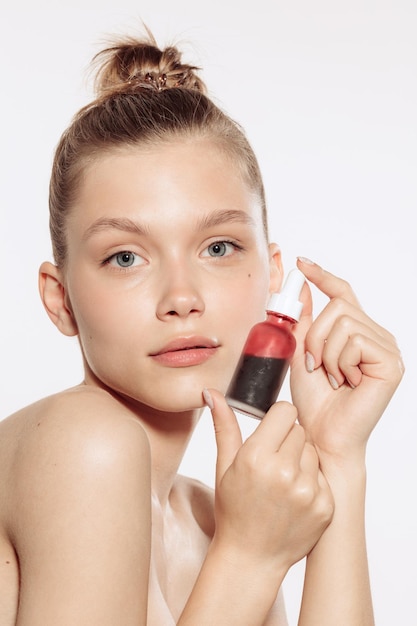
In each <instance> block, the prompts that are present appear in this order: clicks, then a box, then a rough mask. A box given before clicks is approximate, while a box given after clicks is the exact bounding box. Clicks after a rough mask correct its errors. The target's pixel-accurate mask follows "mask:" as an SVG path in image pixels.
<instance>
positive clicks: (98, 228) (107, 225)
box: [83, 217, 148, 241]
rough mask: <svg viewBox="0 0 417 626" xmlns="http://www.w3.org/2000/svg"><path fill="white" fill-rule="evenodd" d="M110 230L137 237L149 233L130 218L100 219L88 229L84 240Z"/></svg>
mask: <svg viewBox="0 0 417 626" xmlns="http://www.w3.org/2000/svg"><path fill="white" fill-rule="evenodd" d="M109 229H115V230H122V231H124V232H128V233H134V234H136V235H145V234H146V233H147V232H148V231H147V229H146V228H144V227H143V226H141V225H140V224H138V223H137V222H134V221H133V220H131V219H129V218H128V217H100V218H99V219H98V220H96V221H95V222H93V223H92V224H91V226H89V227H88V228H87V230H86V231H85V233H84V235H83V240H84V241H86V240H87V239H89V238H90V237H92V236H93V235H97V234H99V233H101V232H103V231H106V230H109Z"/></svg>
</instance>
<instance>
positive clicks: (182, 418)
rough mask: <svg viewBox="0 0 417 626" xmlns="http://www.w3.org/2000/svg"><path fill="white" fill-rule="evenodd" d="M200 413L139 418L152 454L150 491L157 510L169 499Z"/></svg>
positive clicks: (195, 411) (189, 412)
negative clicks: (157, 503)
mask: <svg viewBox="0 0 417 626" xmlns="http://www.w3.org/2000/svg"><path fill="white" fill-rule="evenodd" d="M201 413H202V409H196V410H193V411H188V412H184V413H170V414H162V415H161V414H158V416H155V415H154V414H153V415H152V416H149V415H146V417H144V416H143V415H142V414H139V415H138V417H139V419H140V422H141V423H142V425H143V427H144V429H145V431H146V434H147V435H148V439H149V443H150V447H151V454H152V489H153V492H154V495H155V496H156V497H157V498H158V500H159V502H160V503H161V506H164V505H165V504H166V503H167V502H168V499H169V496H170V493H171V490H172V487H173V485H174V482H175V479H176V477H177V475H178V469H179V466H180V464H181V461H182V459H183V457H184V454H185V451H186V449H187V446H188V443H189V441H190V438H191V436H192V434H193V432H194V429H195V427H196V425H197V423H198V420H199V417H200V415H201Z"/></svg>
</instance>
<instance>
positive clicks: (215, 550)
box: [207, 534, 291, 601]
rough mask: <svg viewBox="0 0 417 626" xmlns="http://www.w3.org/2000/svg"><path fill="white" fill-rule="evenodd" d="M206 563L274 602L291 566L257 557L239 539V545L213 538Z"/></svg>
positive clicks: (273, 558) (277, 560) (216, 536)
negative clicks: (217, 567) (219, 568)
mask: <svg viewBox="0 0 417 626" xmlns="http://www.w3.org/2000/svg"><path fill="white" fill-rule="evenodd" d="M207 557H208V559H210V560H212V561H213V562H218V563H220V564H221V568H222V570H223V571H224V575H225V576H226V577H229V578H230V579H233V580H240V581H241V583H242V584H247V585H248V586H249V587H250V588H251V589H252V590H253V591H254V592H255V593H258V594H259V596H264V597H265V599H268V598H270V599H272V601H274V600H275V598H276V595H277V593H278V591H279V588H280V586H281V584H282V581H283V580H284V578H285V576H286V574H287V572H288V570H289V568H290V566H291V564H288V565H287V564H285V563H284V562H283V561H284V560H283V558H277V557H276V556H273V555H272V554H267V555H259V554H257V553H256V551H255V550H253V551H252V550H251V542H250V540H248V539H247V538H246V539H245V538H242V539H241V541H240V543H239V544H234V543H232V542H229V541H226V540H222V539H221V538H220V537H219V536H218V535H216V534H215V535H214V537H213V540H212V542H211V545H210V547H209V550H208V554H207Z"/></svg>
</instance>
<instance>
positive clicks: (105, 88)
mask: <svg viewBox="0 0 417 626" xmlns="http://www.w3.org/2000/svg"><path fill="white" fill-rule="evenodd" d="M98 61H101V65H100V66H99V70H98V73H97V93H98V95H97V99H96V100H95V101H94V102H92V103H91V104H90V105H88V106H86V107H85V108H84V109H82V110H81V111H80V112H79V113H78V114H77V115H76V116H75V118H74V120H73V122H72V123H71V125H70V127H69V128H68V129H67V130H66V131H65V133H64V134H63V136H62V138H61V141H60V143H59V145H58V148H57V151H56V156H55V161H54V165H53V172H52V178H51V186H50V226H51V235H52V243H53V250H54V258H55V264H51V263H49V262H48V263H44V264H43V265H42V267H41V268H40V293H41V297H42V300H43V303H44V305H45V308H46V311H47V313H48V315H49V317H50V318H51V320H52V321H53V323H54V324H55V325H56V326H57V327H58V329H59V330H60V331H61V332H62V333H64V334H65V335H68V336H73V335H77V336H78V339H79V343H80V347H81V350H82V355H83V361H84V367H85V378H84V380H83V381H82V383H81V384H80V385H78V386H77V387H75V388H72V389H69V390H66V391H63V392H62V393H59V394H57V395H54V396H52V397H48V398H45V399H42V400H40V401H39V402H37V403H36V404H34V405H32V406H29V407H26V408H24V409H22V410H21V411H19V412H18V413H16V414H14V415H12V416H11V417H9V418H8V419H6V420H4V421H3V422H2V423H1V424H0V431H1V432H0V481H1V483H0V484H1V489H0V493H1V499H0V588H1V590H2V592H1V595H0V623H1V625H2V626H11V625H14V624H18V625H19V626H38V625H39V626H52V625H53V626H56V625H57V624H59V625H60V626H66V625H71V626H73V625H74V624H77V626H83V625H85V626H93V625H95V624H97V625H100V626H130V625H132V626H139V625H141V626H144V625H145V624H146V625H148V626H169V625H170V624H179V625H181V626H185V625H192V626H195V625H196V624H198V625H199V626H205V625H209V624H210V625H212V624H216V625H219V624H225V625H226V624H227V625H233V624H236V625H239V626H245V625H247V626H256V625H258V624H259V625H269V626H283V625H285V624H286V623H287V621H286V617H285V609H284V604H283V599H282V594H281V592H280V589H281V584H282V581H283V579H284V577H285V575H286V573H287V571H288V569H289V568H290V567H291V566H292V565H293V564H294V563H296V562H297V561H299V560H300V559H301V558H303V557H304V556H307V565H306V576H305V584H304V590H303V600H302V607H301V614H300V619H299V624H300V625H303V626H313V625H316V624H317V625H320V626H334V625H335V624H337V625H338V626H370V625H371V624H373V617H372V602H371V595H370V590H369V580H368V572H367V558H366V547H365V534H364V498H365V448H366V443H367V440H368V438H369V435H370V433H371V431H372V429H373V427H374V426H375V424H376V423H377V421H378V419H379V418H380V416H381V414H382V412H383V411H384V408H385V407H386V405H387V403H388V402H389V399H390V397H391V396H392V394H393V392H394V390H395V388H396V387H397V385H398V383H399V381H400V379H401V376H402V371H403V366H402V362H401V358H400V354H399V351H398V348H397V346H396V343H395V340H394V339H393V337H392V336H391V335H390V333H389V332H387V331H386V330H384V329H383V328H381V327H380V326H378V325H377V324H376V323H375V322H373V321H372V320H371V319H370V318H369V317H368V316H367V315H366V314H365V313H364V311H363V310H362V309H361V308H360V306H359V304H358V302H357V300H356V298H355V295H354V293H353V291H352V289H351V288H350V286H349V285H348V284H347V283H346V282H345V281H343V280H341V279H340V278H337V277H335V276H333V275H332V274H330V273H329V272H327V271H325V270H323V269H322V268H320V267H319V266H318V265H316V264H314V263H312V262H311V261H308V260H307V259H303V258H300V259H299V260H298V267H299V269H300V270H301V271H302V272H303V273H304V275H305V276H306V279H307V280H308V281H310V282H312V283H313V284H315V285H316V286H317V287H318V288H319V289H320V290H321V291H322V292H323V293H325V294H326V295H327V296H328V298H329V303H328V305H327V306H326V307H325V309H324V310H323V311H322V312H321V313H320V315H319V316H318V317H317V318H316V319H315V320H314V321H313V320H312V302H311V294H310V291H309V288H308V286H307V283H306V285H305V287H304V288H303V294H302V298H303V301H304V311H303V316H302V318H301V320H300V323H299V324H298V327H297V330H296V335H297V350H296V353H295V356H294V358H293V359H292V363H291V390H292V398H293V404H289V403H286V402H278V403H277V404H275V405H274V406H273V407H272V408H271V409H270V410H269V411H268V413H267V414H266V416H265V418H264V419H263V420H262V421H260V423H259V426H258V427H257V429H256V430H255V431H254V433H253V434H252V435H251V436H250V437H249V438H248V439H247V440H246V441H245V442H244V443H242V439H241V435H240V431H239V427H238V424H237V421H236V418H235V415H234V413H233V411H232V410H231V409H230V408H229V407H228V405H227V403H226V401H225V399H224V393H225V391H226V389H227V386H228V383H229V381H230V379H231V376H232V373H233V371H234V368H235V366H236V363H237V360H238V358H239V356H240V352H241V349H242V346H243V343H244V341H245V339H246V336H247V334H248V332H249V330H250V328H251V327H252V325H253V324H255V323H256V322H258V321H260V320H262V319H263V318H264V315H265V307H266V303H267V301H268V299H269V296H270V294H271V293H272V292H276V291H279V289H280V287H281V284H282V280H283V269H282V263H281V256H280V251H279V248H278V247H277V246H276V245H275V244H273V243H270V242H269V240H268V233H267V218H266V209H265V199H264V192H263V185H262V180H261V175H260V172H259V169H258V164H257V161H256V158H255V156H254V154H253V151H252V149H251V147H250V146H249V144H248V142H247V140H246V138H245V136H244V133H243V131H242V129H241V128H239V126H238V125H237V124H236V123H234V122H233V121H232V120H231V119H230V118H229V117H228V116H226V115H225V114H224V113H223V112H222V111H221V110H219V109H218V108H217V107H216V106H215V105H214V104H213V103H212V102H211V101H210V99H209V98H208V97H207V95H206V90H205V86H204V84H203V83H202V81H201V79H200V78H199V76H198V73H197V70H196V68H194V67H191V66H188V65H185V64H183V63H182V61H181V58H180V55H179V52H178V51H177V50H176V49H175V48H172V47H169V48H167V49H165V50H163V51H160V50H159V49H158V48H157V46H156V44H155V42H154V41H153V40H149V41H145V42H142V41H134V40H126V41H125V42H121V43H117V44H115V46H114V47H112V48H110V49H109V50H106V51H104V52H103V53H102V54H101V55H99V57H98ZM205 405H207V406H209V407H210V409H211V412H212V415H213V421H214V428H215V433H216V441H217V447H218V461H217V469H216V488H215V493H214V494H213V493H212V492H211V490H210V489H208V488H206V487H204V486H203V485H201V484H199V483H198V482H196V481H193V480H190V479H186V478H184V477H182V476H179V475H178V473H177V471H178V467H179V465H180V462H181V459H182V457H183V454H184V451H185V449H186V447H187V444H188V442H189V439H190V437H191V434H192V432H193V429H194V427H195V425H196V423H197V421H198V419H199V416H200V414H201V412H202V409H203V407H204V406H205Z"/></svg>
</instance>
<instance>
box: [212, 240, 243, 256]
mask: <svg viewBox="0 0 417 626" xmlns="http://www.w3.org/2000/svg"><path fill="white" fill-rule="evenodd" d="M237 248H238V246H237V245H236V244H234V243H232V242H231V241H215V242H213V243H211V244H210V245H209V246H208V247H207V248H206V251H207V253H208V255H209V256H211V257H222V256H226V255H229V254H232V253H233V251H234V250H236V249H237ZM204 256H206V255H204Z"/></svg>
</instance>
